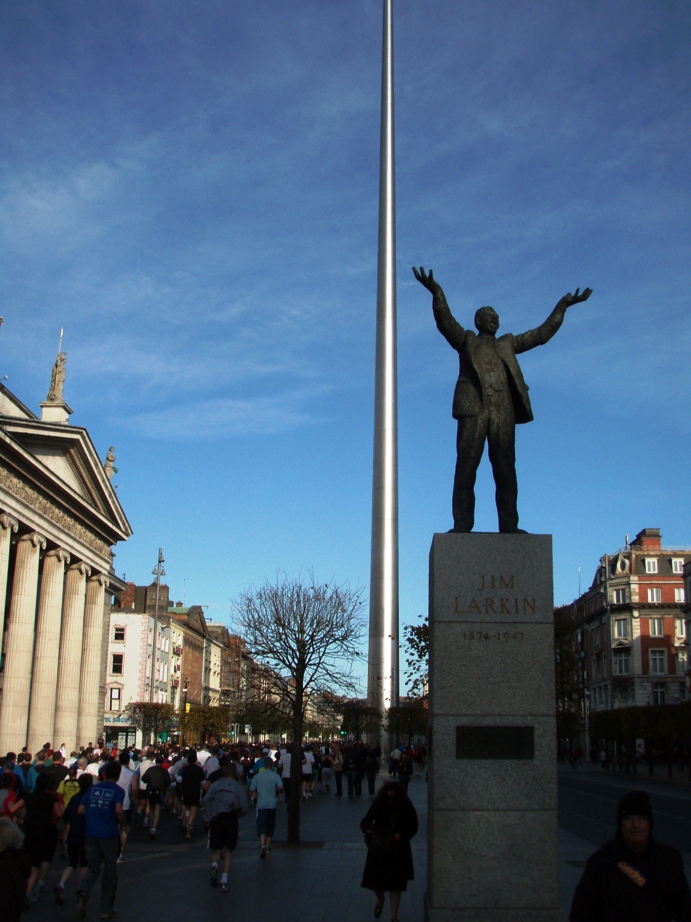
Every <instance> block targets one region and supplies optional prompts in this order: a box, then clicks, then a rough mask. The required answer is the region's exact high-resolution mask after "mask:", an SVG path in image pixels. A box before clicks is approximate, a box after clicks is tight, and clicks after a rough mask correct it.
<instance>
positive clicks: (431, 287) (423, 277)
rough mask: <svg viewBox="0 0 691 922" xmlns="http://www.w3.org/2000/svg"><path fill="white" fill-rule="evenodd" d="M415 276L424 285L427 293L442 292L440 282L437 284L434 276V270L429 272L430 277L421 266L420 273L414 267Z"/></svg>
mask: <svg viewBox="0 0 691 922" xmlns="http://www.w3.org/2000/svg"><path fill="white" fill-rule="evenodd" d="M413 275H414V276H415V278H416V279H417V280H418V282H419V283H420V284H421V285H424V286H425V288H426V289H427V291H431V292H432V294H436V293H437V292H438V291H441V286H440V285H439V282H435V280H434V275H433V274H432V270H431V269H430V270H429V275H428V274H427V273H426V272H425V270H424V269H423V267H422V266H420V269H419V271H418V270H417V269H416V268H415V266H413Z"/></svg>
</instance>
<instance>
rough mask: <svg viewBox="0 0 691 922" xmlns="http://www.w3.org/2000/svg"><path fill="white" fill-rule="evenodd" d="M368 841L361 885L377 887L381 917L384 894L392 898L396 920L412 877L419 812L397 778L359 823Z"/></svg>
mask: <svg viewBox="0 0 691 922" xmlns="http://www.w3.org/2000/svg"><path fill="white" fill-rule="evenodd" d="M360 828H361V829H362V831H363V832H364V833H365V841H366V842H367V860H366V861H365V870H364V873H363V875H362V883H361V885H360V886H362V887H365V888H366V889H367V890H374V892H375V894H376V896H377V905H376V907H375V909H374V917H375V919H378V918H379V917H380V916H381V914H382V909H383V908H384V894H385V893H386V892H387V891H388V892H389V896H390V901H391V920H392V922H397V920H398V907H399V904H400V902H401V892H402V891H403V890H405V889H406V888H407V885H408V881H409V880H412V879H413V877H414V876H415V875H414V872H413V853H412V850H411V848H410V840H411V839H412V838H413V836H414V835H415V834H416V833H417V813H416V812H415V807H414V806H413V805H412V803H411V802H410V800H408V795H407V794H406V793H405V791H404V790H403V788H402V787H401V785H400V784H399V783H398V782H397V781H388V782H387V783H386V784H383V785H382V786H381V788H380V789H379V792H378V794H377V796H376V798H375V799H374V801H373V802H372V806H371V807H370V808H369V810H368V811H367V813H366V814H365V817H364V819H363V820H362V822H361V823H360Z"/></svg>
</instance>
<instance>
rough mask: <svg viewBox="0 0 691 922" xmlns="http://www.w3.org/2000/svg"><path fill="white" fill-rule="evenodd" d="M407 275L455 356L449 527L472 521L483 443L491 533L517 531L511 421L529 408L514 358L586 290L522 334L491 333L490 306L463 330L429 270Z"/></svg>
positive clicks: (464, 528) (495, 320) (524, 417)
mask: <svg viewBox="0 0 691 922" xmlns="http://www.w3.org/2000/svg"><path fill="white" fill-rule="evenodd" d="M413 272H414V274H415V278H416V279H417V280H418V282H420V284H421V285H424V286H425V288H426V289H427V290H428V291H429V292H431V294H432V310H433V311H434V319H435V320H436V322H437V327H438V328H439V332H440V333H441V334H442V336H444V337H445V339H446V340H447V342H448V343H449V345H451V346H452V347H453V348H454V349H455V350H456V352H458V357H459V363H460V368H459V374H458V381H457V382H456V390H455V392H454V398H453V416H454V419H457V420H458V433H457V436H456V473H455V476H454V484H453V500H452V506H453V529H452V531H454V532H469V531H472V530H473V525H474V523H475V477H476V475H477V469H478V466H479V464H480V459H481V458H482V453H483V451H484V448H485V442H487V444H488V448H489V460H490V464H491V465H492V473H493V475H494V483H495V485H496V502H497V513H498V516H499V531H500V532H506V533H510V534H516V533H522V534H525V532H524V531H523V529H521V528H519V527H518V509H517V501H518V482H517V480H516V448H515V443H516V423H529V422H530V421H531V420H532V419H533V411H532V408H531V406H530V398H529V397H528V386H527V384H526V383H525V381H524V380H523V375H522V373H521V369H520V366H519V364H518V362H517V361H516V355H518V354H519V353H521V352H527V351H528V349H534V348H535V347H536V346H543V345H544V344H545V343H546V342H548V341H549V340H550V339H551V338H552V337H553V336H554V334H555V333H556V332H557V330H558V329H559V327H560V326H561V325H562V323H563V321H564V315H565V314H566V311H567V309H568V308H569V307H571V306H572V305H573V304H579V303H580V302H581V301H586V300H587V299H588V298H589V297H590V295H591V294H592V289H590V288H585V289H584V290H583V292H582V293H579V291H580V289H578V288H577V289H576V291H575V292H574V294H570V293H569V294H566V295H564V297H563V298H561V300H560V301H558V302H557V305H556V307H555V308H554V310H553V311H552V313H551V314H550V315H549V317H548V318H547V320H545V322H544V323H542V324H540V326H539V327H535V329H534V330H528V331H527V333H519V334H518V335H514V334H513V333H506V334H504V335H503V336H500V337H497V330H498V329H499V315H498V314H497V312H496V311H495V310H494V308H493V307H481V308H480V309H479V310H478V311H476V313H475V326H476V328H477V331H478V332H477V333H475V332H473V331H472V330H465V329H464V328H463V327H462V326H461V325H460V323H459V322H458V321H457V320H456V319H455V317H454V316H453V315H452V313H451V311H450V310H449V305H448V304H447V303H446V297H445V295H444V292H443V290H442V288H441V285H440V284H439V283H438V282H437V281H436V279H435V278H434V275H433V274H432V270H431V269H430V271H429V273H427V272H425V270H424V269H423V268H422V267H420V269H419V270H418V269H416V268H413Z"/></svg>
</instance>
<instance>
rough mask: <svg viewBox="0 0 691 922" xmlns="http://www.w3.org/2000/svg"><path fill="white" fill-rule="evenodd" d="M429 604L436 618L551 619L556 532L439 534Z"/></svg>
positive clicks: (490, 620)
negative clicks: (553, 545) (553, 540)
mask: <svg viewBox="0 0 691 922" xmlns="http://www.w3.org/2000/svg"><path fill="white" fill-rule="evenodd" d="M430 608H431V609H432V610H433V611H434V616H435V620H436V621H437V622H439V621H458V622H463V621H470V622H475V621H478V620H481V621H483V622H485V623H487V624H491V623H494V622H499V623H502V624H504V623H506V622H509V623H510V622H511V621H513V620H515V621H522V622H526V621H535V622H539V621H542V622H549V623H552V619H553V617H554V612H553V586H552V536H551V535H495V534H467V535H457V534H439V535H435V536H434V540H433V542H432V551H431V554H430Z"/></svg>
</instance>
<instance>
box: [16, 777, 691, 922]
mask: <svg viewBox="0 0 691 922" xmlns="http://www.w3.org/2000/svg"><path fill="white" fill-rule="evenodd" d="M385 777H386V776H384V775H382V776H381V778H380V780H383V779H384V778H385ZM633 787H636V788H639V789H643V790H647V791H648V792H649V793H650V795H651V799H652V804H653V810H654V813H655V834H656V835H657V836H658V838H659V839H660V840H661V841H664V842H666V843H668V844H670V845H674V846H675V847H676V848H679V849H680V850H681V851H682V852H683V854H684V859H685V866H686V872H687V875H688V876H689V877H690V879H691V838H690V836H689V830H690V829H691V787H690V786H689V785H688V784H684V783H683V781H679V782H678V783H669V782H667V781H665V780H662V778H661V777H660V779H659V780H652V781H651V780H649V779H648V778H647V776H646V775H645V773H641V774H639V775H638V776H637V777H635V778H625V777H624V778H622V777H619V776H613V775H608V774H606V773H605V772H603V771H601V770H600V768H599V767H596V766H593V767H581V768H580V769H579V770H578V771H575V772H572V771H571V770H570V769H569V768H568V766H564V767H560V771H559V826H560V828H559V858H560V861H559V874H560V890H561V905H562V911H563V914H564V919H567V918H568V908H569V905H570V902H571V896H572V894H573V890H574V887H575V886H576V883H577V882H578V879H579V878H580V875H581V873H582V869H583V866H584V864H585V861H586V859H587V858H588V856H589V855H590V854H592V852H593V851H595V849H596V848H597V847H599V845H601V844H602V843H604V842H605V841H607V840H608V839H609V838H611V836H612V834H613V832H614V816H615V811H616V804H617V801H618V800H619V798H620V797H621V795H622V793H623V792H625V791H627V790H630V789H631V788H633ZM409 791H410V796H411V799H412V800H413V803H414V804H415V807H416V809H417V811H418V816H419V818H420V832H419V833H418V836H417V838H416V839H415V840H414V841H413V856H414V861H415V875H416V879H415V880H414V881H413V882H412V884H411V885H410V886H409V888H408V892H407V893H406V894H404V897H403V901H402V904H401V911H400V918H401V922H423V918H424V913H423V900H424V890H425V876H426V835H427V805H426V795H427V786H426V785H425V783H424V782H423V781H420V780H414V781H413V782H412V783H411V785H410V789H409ZM369 803H370V800H369V798H368V797H367V796H363V797H361V798H356V799H354V800H348V798H347V797H343V798H336V797H334V796H333V795H331V796H323V795H315V798H314V800H311V801H308V802H307V803H306V804H303V805H302V817H303V822H302V839H303V846H302V847H301V848H299V849H288V848H287V847H286V846H285V845H282V844H281V840H282V841H283V842H285V836H286V816H285V807H282V808H279V822H278V827H277V843H276V847H275V849H274V850H273V852H272V854H271V855H270V856H269V857H268V858H267V860H266V861H261V860H259V858H258V850H257V840H256V836H255V834H254V814H253V812H250V813H249V814H248V815H247V816H246V817H245V818H244V819H243V820H242V824H241V838H240V844H239V846H238V849H237V851H236V853H235V860H234V863H233V868H232V870H231V891H230V893H228V894H223V893H220V891H218V890H212V889H211V887H210V886H209V883H208V869H209V854H208V852H207V850H206V847H205V846H206V843H205V841H204V836H203V834H202V833H201V832H199V833H198V835H197V837H196V839H195V840H193V841H192V842H191V843H187V842H186V841H185V840H184V839H183V838H182V836H181V835H180V833H179V830H178V828H177V825H175V823H174V821H173V819H172V818H171V817H170V816H167V815H166V816H164V818H163V820H162V821H161V824H160V832H159V837H158V840H157V841H156V842H155V843H152V842H150V841H149V839H148V838H147V832H148V831H147V830H145V829H143V828H142V827H134V829H133V834H132V837H131V841H130V843H129V844H128V849H127V858H128V860H127V862H126V863H125V864H123V865H120V866H119V872H118V873H119V881H120V884H119V893H118V899H117V909H118V915H119V916H120V917H121V918H130V917H132V915H133V914H137V915H140V914H141V913H144V912H148V911H153V912H154V913H155V917H156V919H159V918H160V919H165V920H166V922H177V920H183V919H185V920H187V919H189V918H190V917H192V918H193V919H196V918H197V917H200V918H211V917H214V916H216V915H217V914H218V913H219V912H222V913H223V914H224V915H225V914H228V915H229V914H230V913H231V912H232V913H236V912H240V913H242V914H243V915H246V914H249V913H252V914H253V915H256V913H257V912H259V911H266V912H269V913H270V914H273V913H274V912H277V913H279V916H280V918H281V919H282V920H285V922H332V920H333V919H334V918H337V919H338V922H364V920H367V919H370V918H372V909H373V905H374V900H373V897H372V895H371V894H370V893H369V891H366V890H363V889H362V888H361V887H360V878H361V874H362V868H363V865H364V861H365V847H364V844H363V841H362V835H361V833H360V828H359V823H360V820H361V818H362V817H363V816H364V814H365V812H366V810H367V807H368V805H369ZM62 867H63V863H62V862H61V861H60V860H59V858H58V859H56V861H55V863H54V867H53V869H51V873H50V875H49V879H48V883H49V890H48V892H47V893H45V894H43V895H42V896H41V897H40V899H39V902H38V903H36V904H35V905H34V906H33V907H32V909H31V912H30V913H29V914H27V916H26V918H27V919H33V920H35V922H43V920H45V922H61V920H63V919H65V920H66V919H72V918H74V901H73V893H74V884H73V883H72V882H68V885H67V888H68V889H67V893H68V897H69V898H68V903H67V905H66V906H64V907H62V908H61V907H58V906H56V905H55V901H54V898H53V890H52V888H53V885H54V883H55V881H56V879H57V877H58V875H59V873H60V871H61V869H62ZM98 914H99V913H98V892H97V890H96V891H94V894H93V896H92V900H91V902H90V903H89V911H88V916H87V918H90V919H97V918H98ZM387 917H388V908H387V910H386V911H385V914H384V916H383V917H382V918H383V919H384V920H386V919H387Z"/></svg>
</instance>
